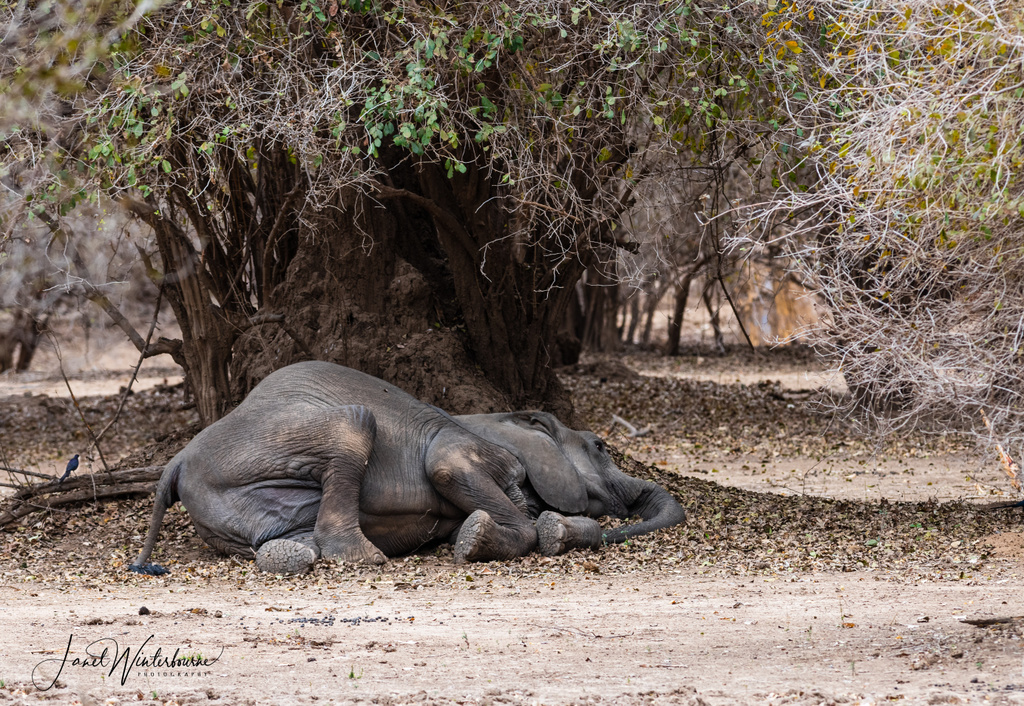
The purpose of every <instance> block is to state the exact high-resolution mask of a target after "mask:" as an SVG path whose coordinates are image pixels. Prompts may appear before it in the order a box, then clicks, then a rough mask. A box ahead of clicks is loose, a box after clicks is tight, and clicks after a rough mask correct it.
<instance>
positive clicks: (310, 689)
mask: <svg viewBox="0 0 1024 706" xmlns="http://www.w3.org/2000/svg"><path fill="white" fill-rule="evenodd" d="M101 343H102V342H96V343H95V345H96V348H97V350H100V349H101V350H102V352H103V356H104V361H97V360H96V359H95V358H89V356H82V357H81V360H80V362H78V363H76V364H75V366H74V369H73V370H71V371H70V373H71V374H70V376H69V377H70V378H71V382H72V386H73V388H75V390H76V395H78V396H79V397H80V399H79V402H80V406H81V408H82V410H83V413H84V414H85V415H86V417H87V419H88V420H89V421H90V423H91V424H93V425H94V426H97V427H101V426H102V425H103V424H105V422H106V421H107V420H108V419H109V418H110V416H111V415H112V414H113V410H114V409H116V407H117V403H118V397H117V392H118V388H119V387H120V386H121V385H123V384H124V383H125V382H126V381H127V378H128V372H127V370H126V369H127V368H130V367H131V366H132V364H133V361H131V354H130V351H128V352H127V353H124V354H123V355H120V356H119V354H118V352H117V349H116V346H117V345H119V344H118V343H117V342H116V341H115V340H113V339H111V341H110V342H109V345H107V344H106V343H102V345H101ZM111 360H113V361H115V363H111V362H109V361H111ZM65 361H66V362H70V360H69V355H65ZM126 361H127V364H126ZM51 362H52V361H48V360H47V359H46V358H45V357H44V358H43V363H46V364H49V363H51ZM624 362H625V363H626V365H627V366H628V367H629V368H630V369H632V370H633V371H640V372H642V373H643V374H642V375H635V374H632V375H631V374H628V373H629V371H628V370H627V371H625V373H623V372H622V371H621V369H619V368H617V367H615V366H610V367H609V366H607V365H605V364H604V363H602V362H601V361H597V363H596V364H594V365H592V366H590V368H589V369H587V370H584V371H566V376H565V381H566V384H568V385H569V386H570V388H571V389H572V390H573V391H574V394H575V396H576V400H577V407H578V410H579V414H580V416H581V417H582V418H583V419H584V420H585V421H586V423H587V424H588V425H589V426H591V427H592V428H594V429H595V431H598V432H599V433H601V434H606V435H607V436H608V438H609V440H610V441H611V442H612V443H613V444H615V445H616V446H618V447H619V448H621V449H623V450H624V451H626V452H627V453H629V454H630V455H631V456H633V457H634V458H635V459H638V460H639V461H642V462H643V463H646V464H652V466H651V467H644V466H642V465H640V464H637V463H632V464H630V465H629V468H630V470H631V471H632V472H635V473H638V474H641V475H647V476H648V477H651V478H654V479H656V480H658V481H659V482H662V483H663V484H664V485H665V486H666V487H668V488H669V489H670V491H671V492H673V493H675V494H676V495H677V496H678V497H679V498H680V501H681V502H682V503H683V505H684V507H686V509H687V513H688V517H689V520H688V522H687V525H686V526H684V527H680V528H676V529H672V530H667V531H664V532H660V533H656V534H654V535H651V536H649V537H644V538H640V539H639V540H637V541H634V542H632V543H630V544H629V545H626V546H618V547H606V548H604V549H601V550H599V551H593V552H573V553H571V554H569V555H566V556H564V557H558V558H555V559H546V558H541V557H538V556H533V557H527V558H524V559H521V560H516V561H511V562H490V563H485V564H475V565H470V566H456V565H454V564H453V563H452V559H451V551H450V549H448V548H446V547H439V548H436V549H432V550H429V551H426V552H424V553H422V554H419V555H416V556H413V557H408V558H404V559H396V560H391V561H389V562H388V563H387V564H386V565H384V566H383V567H377V568H369V567H359V566H351V565H349V566H346V565H321V566H319V567H318V568H317V569H316V570H315V571H314V572H313V573H311V574H309V575H308V576H304V577H297V578H283V577H275V576H268V575H263V574H259V573H257V572H255V571H254V566H253V565H252V564H249V563H247V562H239V561H237V560H231V559H226V558H224V557H221V556H219V555H217V554H215V553H214V552H212V551H211V550H210V549H208V548H207V547H205V546H204V545H203V544H202V542H201V541H200V540H199V539H198V538H197V537H196V536H195V533H194V531H193V530H192V528H191V525H190V523H189V520H188V516H187V514H186V513H184V512H183V511H174V512H172V513H171V514H170V517H169V518H168V519H167V520H166V521H165V523H164V530H163V534H162V541H161V544H160V546H159V548H158V552H157V554H156V560H158V561H160V562H161V563H164V564H165V565H167V566H168V567H169V568H171V569H172V573H171V574H170V575H169V576H166V577H160V578H153V577H144V576H138V575H135V574H130V573H127V572H126V571H125V568H124V567H125V565H126V564H127V563H128V562H130V561H131V559H132V558H134V555H135V553H136V552H137V550H138V548H139V546H140V545H141V539H142V535H144V534H145V531H146V526H147V523H148V513H149V502H148V501H147V500H146V499H144V498H140V499H135V500H120V501H113V502H106V503H103V502H100V503H95V504H92V503H90V504H87V505H85V506H82V507H80V508H75V509H73V510H66V511H54V512H51V513H49V514H36V515H33V516H30V518H29V519H28V520H27V521H26V522H23V523H22V524H21V525H19V526H17V527H14V528H8V529H7V530H5V531H0V545H2V549H0V605H2V606H3V609H2V611H0V702H3V703H7V702H10V703H39V702H42V701H51V702H54V703H78V702H80V703H82V704H86V705H88V706H91V705H93V704H116V703H126V702H139V703H164V704H167V703H179V704H186V703H213V704H217V703H223V704H241V703H248V704H257V703H260V704H262V703H275V704H290V703H303V704H312V703H360V702H365V703H377V704H404V703H427V704H440V703H481V704H483V703H490V704H534V703H543V704H570V703H572V704H576V703H578V704H585V703H615V704H620V703H621V704H633V703H650V704H661V703H664V704H669V703H671V704H701V703H705V704H735V703H743V704H745V703H751V704H768V703H771V704H787V703H793V704H820V703H827V704H831V703H873V704H881V703H888V702H897V701H900V702H904V703H929V704H938V703H979V704H980V703H986V704H987V703H1024V651H1022V649H1021V644H1022V640H1021V637H1022V634H1024V627H1022V625H1024V623H1022V620H1021V619H1018V620H1016V621H1015V620H1008V622H999V623H994V624H992V625H987V626H984V625H983V626H976V625H971V624H968V623H966V622H963V621H964V619H971V620H979V619H980V620H984V619H1003V618H1006V619H1010V618H1014V617H1019V616H1024V595H1022V590H1021V589H1022V583H1021V574H1022V570H1021V561H1022V559H1024V531H1022V530H1024V528H1022V513H1021V511H1020V510H1019V509H1015V510H992V509H988V506H989V505H990V504H991V503H993V502H995V501H998V500H1006V499H1007V497H1008V496H1007V495H1005V493H1006V492H1007V491H1008V487H1007V484H1006V483H1005V481H1004V480H1003V479H1002V478H1001V476H1000V471H999V467H998V463H997V462H996V461H995V460H994V459H992V458H988V457H986V456H979V455H977V454H976V453H975V452H974V451H973V450H972V448H971V447H970V445H969V444H967V443H966V442H963V441H961V440H958V439H954V438H949V437H943V436H932V435H924V434H918V435H907V436H903V437H899V438H881V439H875V438H869V437H866V436H864V435H863V434H861V433H860V432H858V431H855V430H853V429H851V428H849V427H848V426H847V425H845V424H844V423H842V422H838V421H836V420H834V419H832V418H831V417H830V416H829V415H828V414H826V413H825V412H824V411H823V410H824V408H825V406H824V401H825V400H826V398H827V396H828V395H833V394H843V392H844V390H843V388H842V386H841V381H829V380H827V379H825V378H824V377H823V376H822V375H821V374H820V370H819V368H818V367H817V366H816V365H815V363H814V361H813V360H812V359H811V358H810V357H808V356H807V355H805V354H801V353H794V352H789V353H778V354H763V353H762V354H759V356H758V357H757V358H756V360H753V361H752V360H751V359H750V357H749V354H742V353H739V354H735V355H731V356H729V357H726V358H715V357H711V356H703V355H697V354H694V355H691V356H683V357H680V358H677V359H673V360H669V361H666V360H662V359H660V358H654V357H650V356H641V355H635V356H630V357H626V358H625V359H624ZM40 365H41V366H42V364H40ZM151 370H152V371H153V372H152V373H149V374H147V377H148V378H149V380H150V381H151V385H149V386H148V389H145V390H142V389H140V391H139V392H138V393H137V394H134V395H132V396H130V397H129V398H128V402H127V403H126V407H125V411H124V412H123V413H122V414H123V415H124V419H125V420H126V421H125V422H121V423H119V424H118V425H116V427H115V429H114V430H113V431H111V432H110V434H111V436H110V437H109V440H108V443H107V444H106V445H105V448H104V453H105V454H106V455H107V457H108V462H110V463H114V462H115V461H117V460H119V459H123V458H125V457H127V460H126V461H125V463H126V464H127V465H148V464H150V463H160V462H162V461H163V460H164V459H165V458H166V457H167V455H168V454H170V453H173V451H174V449H175V448H176V447H177V446H180V445H181V444H182V443H184V442H185V441H187V439H188V437H189V435H190V434H191V433H194V429H195V418H194V411H192V410H188V409H181V401H182V397H181V388H180V386H176V383H177V382H178V379H177V378H176V376H175V374H176V373H175V371H174V369H173V368H171V367H170V366H168V365H166V364H157V365H153V366H152V368H151ZM165 378H166V381H165ZM737 378H738V379H739V380H738V381H737ZM62 386H63V380H62V379H61V378H60V376H59V375H56V376H55V375H54V370H52V369H46V368H44V367H41V368H40V369H39V370H37V371H30V372H29V373H27V374H23V375H20V376H10V375H7V376H0V429H2V432H0V463H2V464H3V465H5V466H10V467H16V468H23V469H36V470H41V471H43V472H47V473H50V472H56V471H57V469H62V468H63V463H64V461H65V460H66V458H67V457H68V456H70V454H71V453H75V452H79V453H82V454H83V456H84V457H85V463H84V464H83V467H82V470H81V471H80V472H83V473H84V472H89V471H99V470H100V468H101V467H100V465H99V460H98V459H97V458H95V457H94V456H95V454H93V453H92V452H91V451H89V450H88V448H87V443H86V441H85V435H84V432H83V431H82V425H81V422H80V421H79V419H78V413H77V411H76V410H75V409H74V407H73V405H70V404H68V403H67V401H66V399H64V398H65V397H66V394H65V395H62V394H61V390H60V388H61V387H62ZM44 394H45V396H44ZM612 415H616V416H618V417H620V418H622V419H624V420H626V421H628V422H629V423H630V424H632V425H633V426H634V427H636V428H637V429H639V430H646V433H645V434H644V435H643V436H639V437H628V436H626V435H625V434H624V431H625V427H623V426H622V425H619V424H616V425H614V426H613V425H612ZM5 479H6V480H13V478H10V477H7V476H6V474H3V473H0V480H5ZM7 492H12V491H10V490H8V491H7ZM883 499H884V500H883ZM0 500H2V498H0ZM939 501H948V502H939ZM104 649H105V650H106V655H105V656H103V651H104ZM175 654H177V659H178V660H179V663H177V664H175V665H174V666H167V664H166V662H167V661H168V660H173V659H174V658H175ZM65 656H66V657H65ZM154 659H156V660H157V661H158V662H160V661H161V660H163V663H161V664H159V665H158V666H147V662H152V661H153V660H154ZM138 660H141V661H138ZM126 665H127V668H126ZM58 670H59V672H60V673H59V675H58ZM51 685H52V686H51ZM47 687H49V688H47Z"/></svg>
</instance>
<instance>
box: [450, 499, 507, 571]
mask: <svg viewBox="0 0 1024 706" xmlns="http://www.w3.org/2000/svg"><path fill="white" fill-rule="evenodd" d="M498 530H499V528H498V523H496V522H495V521H494V519H493V518H491V516H490V515H488V514H487V513H486V512H484V511H483V510H477V511H475V512H474V513H473V514H472V515H470V516H469V517H467V518H466V521H465V522H463V523H462V527H461V528H460V529H459V537H458V539H457V540H455V563H456V564H465V563H466V562H467V561H487V560H488V559H493V558H495V547H494V538H495V536H496V535H497V534H498Z"/></svg>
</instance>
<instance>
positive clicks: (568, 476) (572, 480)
mask: <svg viewBox="0 0 1024 706" xmlns="http://www.w3.org/2000/svg"><path fill="white" fill-rule="evenodd" d="M512 423H514V424H515V425H516V426H518V427H520V428H522V429H523V430H524V433H521V434H516V437H515V441H514V443H515V448H516V452H517V454H518V456H519V460H520V462H521V463H522V464H523V466H525V467H526V477H527V478H529V479H530V485H532V486H533V489H534V490H535V491H537V495H539V496H540V498H541V500H543V501H544V502H545V503H547V504H548V505H550V506H551V507H553V508H555V509H556V510H558V511H559V512H561V513H564V514H570V515H572V514H579V513H581V512H583V511H584V510H586V509H587V487H586V484H585V483H584V482H583V477H582V476H580V474H579V471H577V470H576V468H575V466H573V465H572V463H571V462H570V461H569V458H568V457H567V456H566V455H565V454H564V453H563V452H562V449H561V445H560V443H559V441H558V439H557V438H556V437H555V435H554V431H553V430H552V429H551V427H550V425H549V424H547V423H546V421H545V419H544V418H543V416H542V415H539V414H533V413H530V412H519V413H516V414H514V415H512Z"/></svg>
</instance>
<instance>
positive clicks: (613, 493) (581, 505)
mask: <svg viewBox="0 0 1024 706" xmlns="http://www.w3.org/2000/svg"><path fill="white" fill-rule="evenodd" d="M456 420H457V421H458V422H459V424H461V425H462V426H464V427H465V428H466V429H468V430H469V431H471V432H473V433H474V434H476V435H478V436H480V437H482V438H484V439H486V440H487V441H490V442H492V443H494V444H497V445H499V446H502V447H504V448H505V449H507V450H508V451H510V452H511V453H513V454H514V455H515V456H516V457H517V458H518V459H519V462H520V463H521V464H522V465H523V467H524V468H525V469H526V478H527V484H526V488H525V490H526V492H527V497H528V499H531V500H533V504H535V505H537V506H538V507H537V510H538V512H537V513H536V514H540V511H544V510H547V511H554V512H555V513H560V515H570V516H572V515H586V516H588V517H600V516H602V515H608V516H611V517H618V518H627V517H632V516H634V515H636V516H639V517H640V519H641V522H638V523H636V524H633V525H627V526H625V527H620V528H617V529H614V530H608V531H606V532H603V533H601V532H600V531H599V530H595V528H594V526H591V525H585V526H586V528H587V532H585V534H588V535H589V539H587V538H581V539H580V541H577V542H575V543H573V546H583V545H593V544H595V543H598V544H599V543H600V542H623V541H625V540H627V539H629V538H630V537H635V536H637V535H642V534H646V533H648V532H653V531H654V530H657V529H662V528H664V527H671V526H673V525H676V524H679V523H681V522H683V521H685V519H686V513H685V512H684V511H683V508H682V507H680V505H679V503H678V502H676V500H675V498H673V497H672V496H671V495H670V494H669V493H668V491H666V490H665V489H664V488H662V487H661V486H659V485H657V484H656V483H651V482H649V481H645V480H640V479H639V478H634V477H632V476H629V475H626V474H625V473H623V472H622V471H621V470H619V468H618V467H617V466H616V465H615V462H614V461H613V460H612V458H611V456H610V455H609V453H608V449H607V447H606V445H605V443H604V442H603V441H602V440H601V439H600V438H599V437H598V436H597V435H596V434H593V433H591V432H588V431H576V430H574V429H570V428H569V427H567V426H565V425H564V424H562V423H561V422H560V421H558V419H556V418H555V417H554V416H552V415H550V414H548V413H546V412H511V413H505V414H477V415H466V416H461V417H456ZM531 491H532V492H531ZM534 496H535V497H534ZM547 514H551V513H550V512H549V513H547ZM561 519H562V520H564V519H565V518H561ZM570 524H571V523H570ZM577 524H578V523H577ZM595 531H596V532H597V535H596V536H597V539H596V540H595V539H594V532H595ZM565 548H569V547H565Z"/></svg>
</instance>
